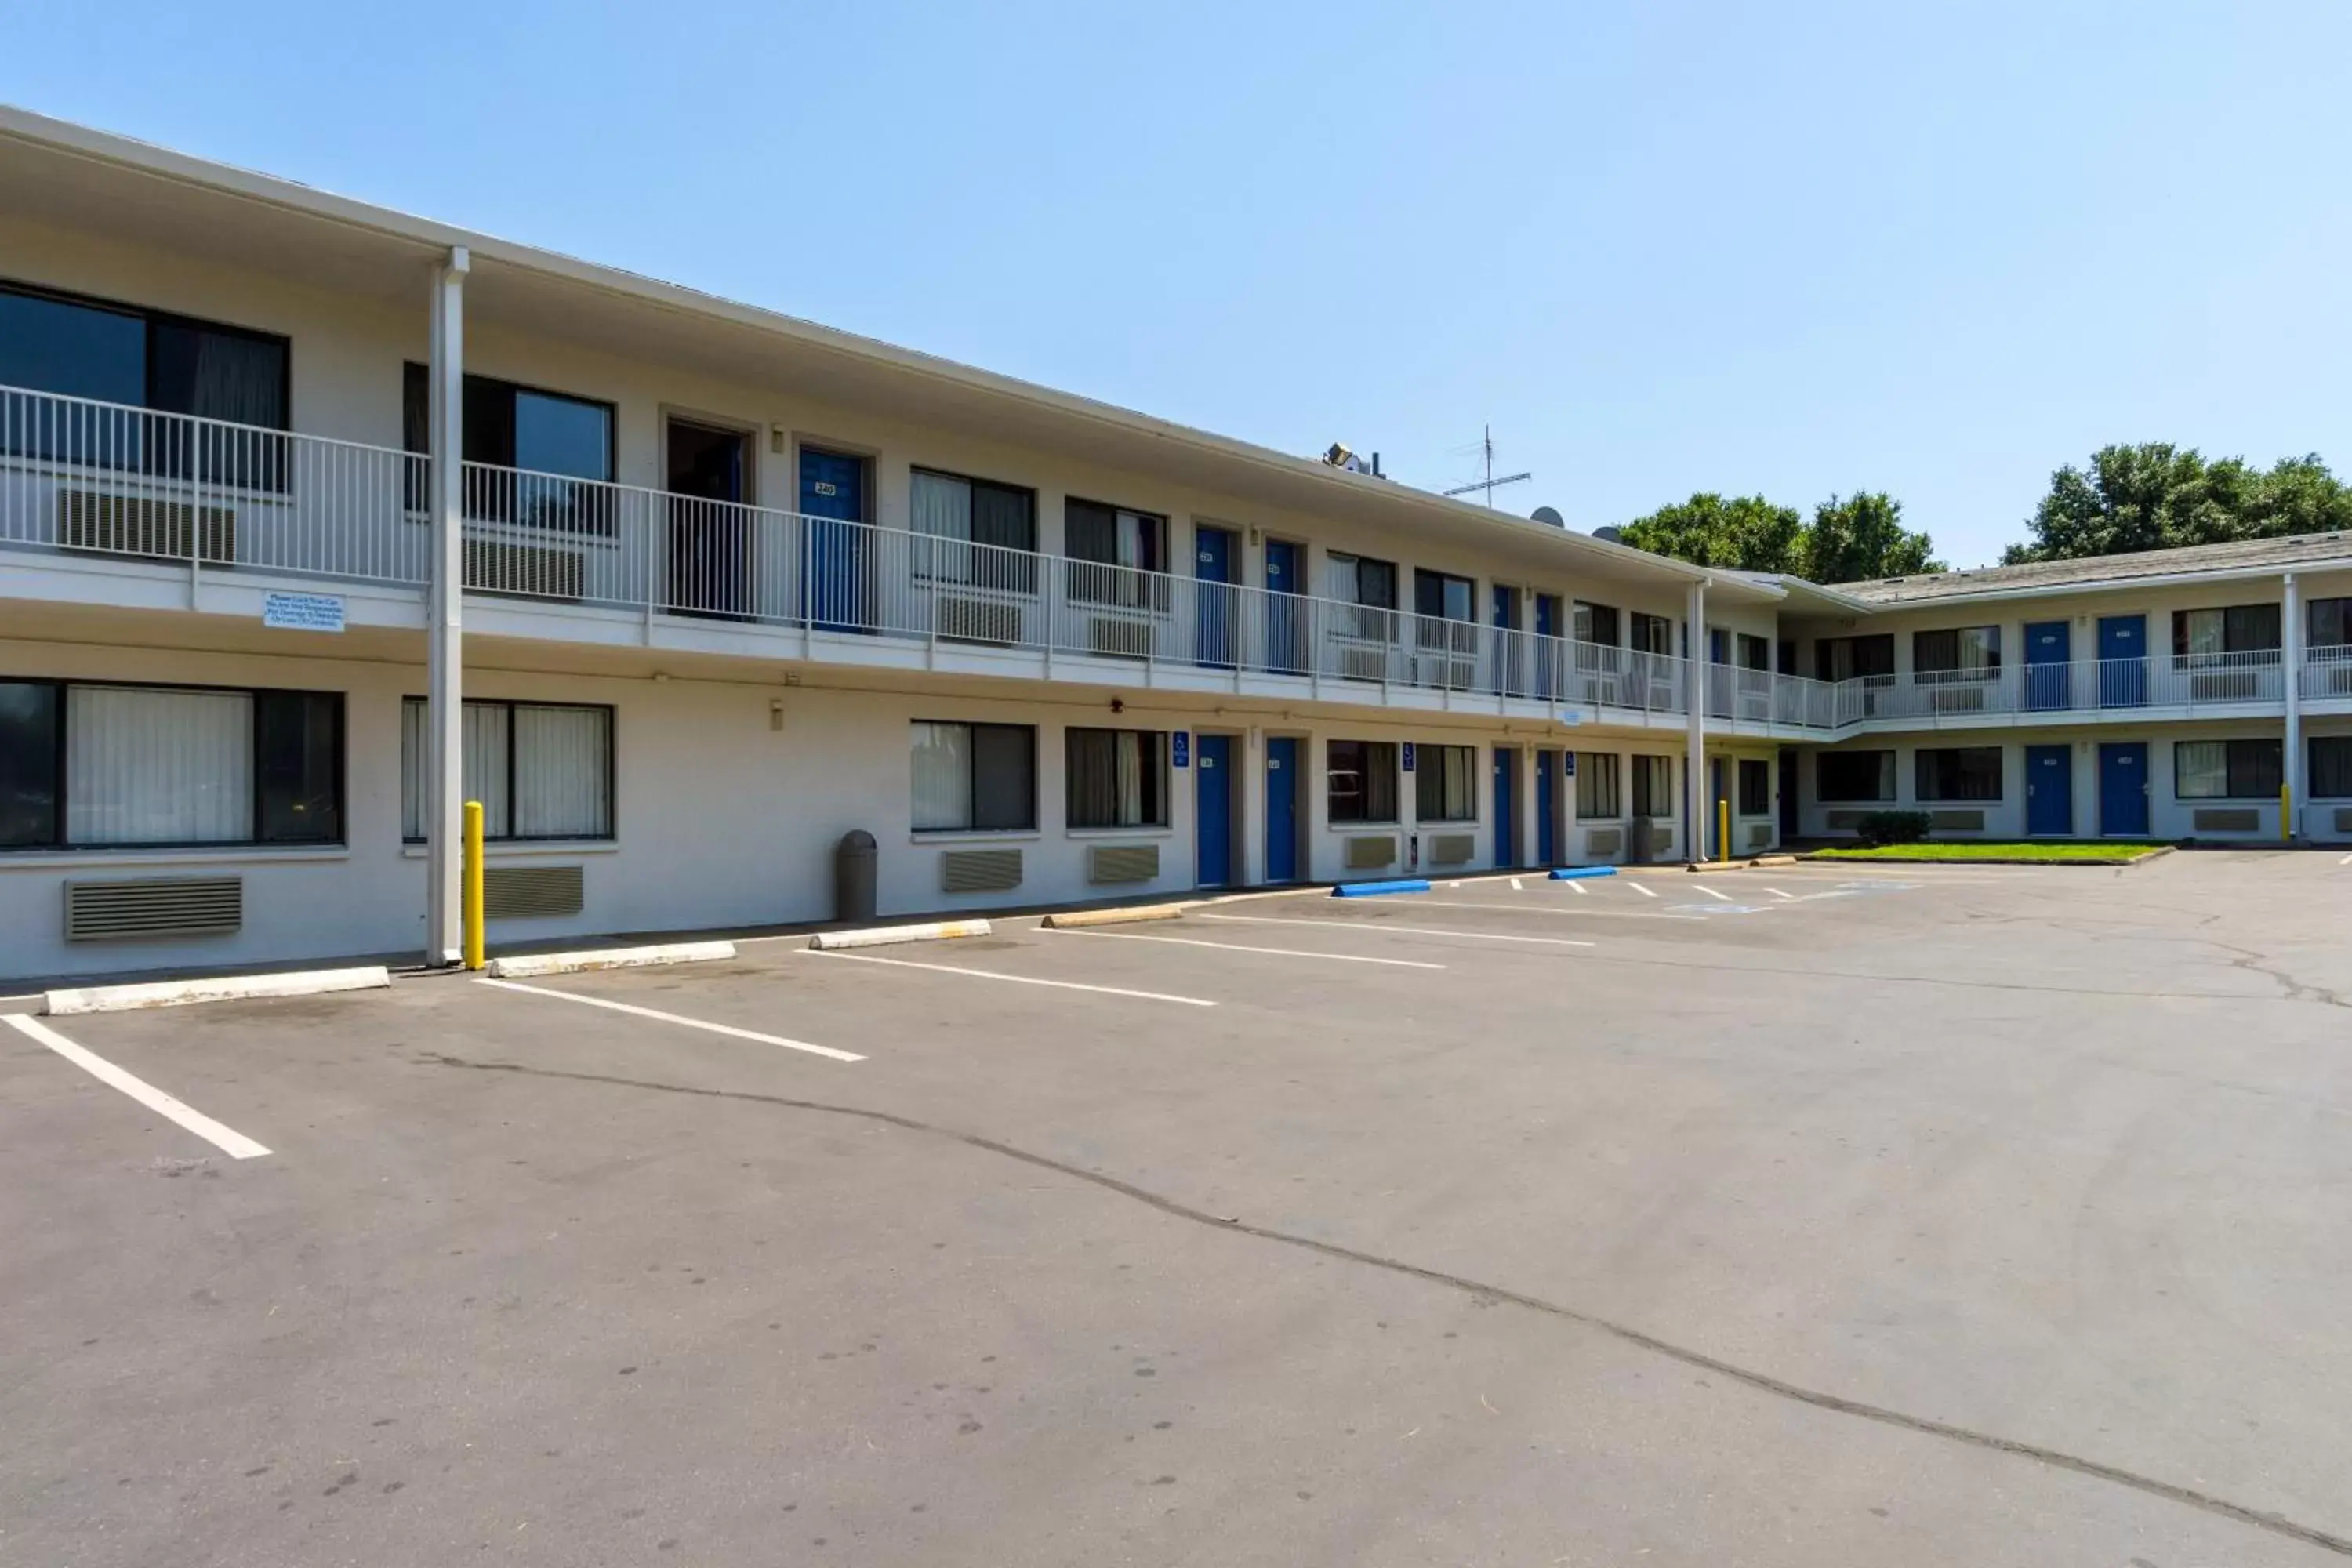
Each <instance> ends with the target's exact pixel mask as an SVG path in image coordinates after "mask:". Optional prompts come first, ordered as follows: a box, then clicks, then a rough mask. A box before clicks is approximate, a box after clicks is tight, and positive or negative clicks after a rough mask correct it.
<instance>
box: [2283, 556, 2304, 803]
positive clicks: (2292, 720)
mask: <svg viewBox="0 0 2352 1568" xmlns="http://www.w3.org/2000/svg"><path fill="white" fill-rule="evenodd" d="M2279 650H2280V651H2279V673H2280V675H2281V676H2283V677H2284V679H2285V681H2286V691H2285V695H2286V755H2285V757H2284V758H2283V759H2282V760H2283V761H2284V763H2286V767H2285V770H2284V773H2285V776H2286V784H2287V803H2288V805H2289V806H2290V807H2291V808H2292V809H2293V811H2294V820H2293V821H2292V822H2285V823H2282V824H2280V825H2279V830H2280V832H2281V833H2282V834H2283V835H2286V836H2290V837H2294V838H2298V839H2300V838H2301V837H2303V835H2302V833H2301V832H2299V831H2298V830H2297V826H2298V825H2299V824H2301V823H2304V822H2306V821H2309V820H2310V816H2311V814H2310V812H2309V811H2307V810H2306V809H2305V806H2304V799H2303V796H2304V790H2305V787H2306V786H2307V785H2308V784H2310V782H2311V781H2310V780H2309V779H2307V778H2305V776H2304V773H2305V769H2304V765H2303V764H2304V756H2303V584H2300V583H2298V582H2296V581H2295V577H2294V573H2292V572H2289V573H2288V574H2286V578H2285V584H2284V589H2283V590H2282V593H2281V595H2280V602H2279Z"/></svg>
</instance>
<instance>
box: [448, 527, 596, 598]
mask: <svg viewBox="0 0 2352 1568" xmlns="http://www.w3.org/2000/svg"><path fill="white" fill-rule="evenodd" d="M586 574H587V568H586V566H585V564H584V563H583V562H582V560H581V557H580V552H578V551H577V550H553V549H550V548H548V547H547V546H545V545H542V544H510V543H509V542H506V541H505V540H503V539H468V540H467V541H466V586H467V587H468V588H478V589H479V590H481V591H482V592H483V593H485V594H525V595H530V597H532V598H534V599H577V598H579V597H581V596H582V595H583V593H584V592H585V591H586V590H585V582H586Z"/></svg>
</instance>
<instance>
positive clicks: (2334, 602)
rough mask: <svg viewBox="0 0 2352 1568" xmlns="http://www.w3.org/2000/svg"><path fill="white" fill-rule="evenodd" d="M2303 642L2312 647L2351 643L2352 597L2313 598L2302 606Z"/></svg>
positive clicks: (2337, 645) (2341, 645) (2339, 645)
mask: <svg viewBox="0 0 2352 1568" xmlns="http://www.w3.org/2000/svg"><path fill="white" fill-rule="evenodd" d="M2304 625H2305V628H2306V629H2305V634H2304V642H2305V645H2306V646H2308V647H2314V648H2323V647H2345V646H2346V645H2347V644H2352V599H2314V600H2312V601H2311V602H2310V603H2309V604H2307V605H2305V606H2304Z"/></svg>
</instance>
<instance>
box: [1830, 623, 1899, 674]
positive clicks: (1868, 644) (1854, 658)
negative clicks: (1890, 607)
mask: <svg viewBox="0 0 2352 1568" xmlns="http://www.w3.org/2000/svg"><path fill="white" fill-rule="evenodd" d="M1894 674H1895V635H1894V634H1893V633H1892V632H1879V633H1877V634H1876V635H1874V636H1872V637H1823V638H1822V639H1821V641H1819V642H1817V643H1815V644H1813V676H1814V679H1819V680H1859V679H1868V678H1870V677H1874V676H1876V677H1885V678H1889V679H1891V678H1892V677H1893V676H1894Z"/></svg>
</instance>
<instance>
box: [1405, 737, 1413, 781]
mask: <svg viewBox="0 0 2352 1568" xmlns="http://www.w3.org/2000/svg"><path fill="white" fill-rule="evenodd" d="M1404 771H1405V772H1407V773H1411V772H1412V742H1411V741H1407V742H1405V743H1404Z"/></svg>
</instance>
